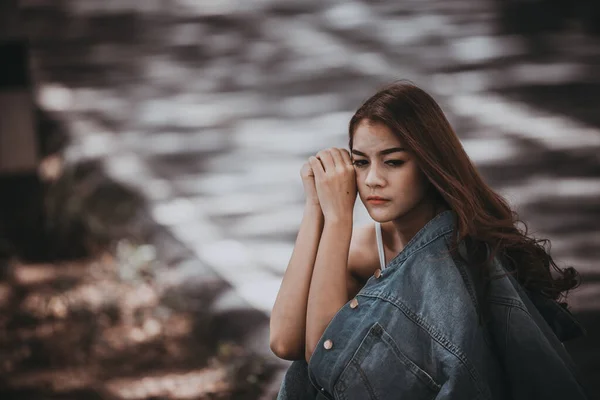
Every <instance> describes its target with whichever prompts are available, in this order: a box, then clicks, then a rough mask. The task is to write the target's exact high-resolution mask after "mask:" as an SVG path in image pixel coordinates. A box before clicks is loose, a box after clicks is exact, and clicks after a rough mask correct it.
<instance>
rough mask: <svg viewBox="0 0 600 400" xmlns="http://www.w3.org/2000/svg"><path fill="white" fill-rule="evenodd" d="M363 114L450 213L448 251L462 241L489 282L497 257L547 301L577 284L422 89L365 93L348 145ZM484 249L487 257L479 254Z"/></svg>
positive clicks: (402, 86) (400, 85) (395, 87)
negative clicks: (398, 143)
mask: <svg viewBox="0 0 600 400" xmlns="http://www.w3.org/2000/svg"><path fill="white" fill-rule="evenodd" d="M364 119H366V120H368V121H371V122H378V123H383V124H385V125H386V126H387V127H388V128H390V129H391V131H392V132H394V134H395V135H397V136H398V137H399V138H400V140H402V142H403V144H404V145H405V146H406V147H407V148H408V149H409V151H411V152H412V153H413V154H414V155H415V158H416V161H417V164H418V165H419V167H420V168H421V170H422V171H423V173H424V174H425V176H426V177H427V178H428V180H429V182H430V183H431V184H432V186H433V188H434V192H435V194H436V195H437V196H438V198H440V200H442V201H443V202H445V204H446V205H447V206H448V207H450V208H451V209H452V210H454V211H455V213H456V218H457V221H456V226H457V228H458V229H457V235H453V237H454V240H453V243H452V245H451V248H452V251H453V254H455V255H457V254H458V251H457V248H458V243H460V242H462V241H464V243H465V244H467V246H466V248H467V256H466V258H465V259H466V260H470V261H469V265H470V266H471V267H473V265H475V267H477V268H476V271H477V272H478V273H479V277H484V278H486V279H485V281H486V282H487V283H488V284H489V279H487V278H489V277H490V275H489V271H488V268H486V267H487V266H488V265H490V263H491V262H492V260H493V259H494V258H495V257H496V256H498V257H499V258H500V259H501V260H503V261H504V263H505V265H508V266H509V268H510V269H509V271H511V273H514V275H515V277H516V278H517V280H518V281H519V282H520V283H521V285H522V286H524V287H525V288H526V289H528V290H530V291H533V292H536V293H539V294H542V295H544V296H546V297H549V298H551V299H553V300H561V299H565V297H566V292H567V291H568V290H570V289H572V288H574V287H576V286H577V285H578V284H579V275H578V273H577V271H576V270H575V269H574V268H572V267H569V268H565V269H561V268H559V267H558V266H557V265H556V264H555V263H554V261H553V259H552V257H551V256H550V254H549V250H548V251H547V250H546V246H549V241H548V240H547V239H535V238H533V237H530V236H529V235H528V231H527V224H525V222H523V221H522V220H520V219H519V217H518V215H517V213H516V212H515V211H513V210H512V209H511V207H510V206H509V204H508V202H507V201H506V200H505V199H504V198H503V197H502V196H500V195H498V194H497V193H496V192H494V191H493V190H492V189H491V188H490V187H489V186H488V185H487V184H486V183H485V182H484V181H483V179H482V177H481V176H480V175H479V173H478V172H477V170H476V169H475V167H474V166H473V163H472V162H471V160H470V159H469V157H468V155H467V154H466V152H465V150H464V149H463V147H462V145H461V143H460V141H459V139H458V137H457V136H456V133H455V132H454V130H453V129H452V127H451V126H450V123H449V122H448V120H447V119H446V116H445V115H444V113H443V112H442V110H441V108H440V106H439V105H438V104H437V103H436V101H435V100H434V99H433V98H432V97H431V96H430V95H429V94H427V93H426V92H425V91H424V90H422V89H420V88H418V87H417V86H415V85H413V84H412V83H409V82H406V81H399V82H395V83H393V84H391V85H389V86H387V87H385V88H383V89H382V90H380V91H379V92H377V93H376V94H375V95H373V96H372V97H370V98H369V99H368V100H367V101H366V102H365V103H364V104H363V105H362V106H361V107H360V108H359V109H358V110H357V111H356V113H355V114H354V116H353V117H352V119H351V120H350V124H349V134H350V149H352V140H353V136H354V132H355V130H356V127H357V126H358V124H359V123H360V122H361V121H362V120H364ZM519 223H520V224H522V225H523V226H524V229H523V230H521V229H519V228H518V224H519ZM482 248H485V250H484V251H483V252H482ZM484 253H487V257H485V256H484V257H483V258H482V257H481V255H482V254H484ZM474 260H479V261H474ZM551 268H552V269H553V270H554V272H555V275H556V276H553V274H552V272H551ZM486 286H487V284H486ZM484 292H487V290H484ZM561 304H562V305H563V306H566V303H561Z"/></svg>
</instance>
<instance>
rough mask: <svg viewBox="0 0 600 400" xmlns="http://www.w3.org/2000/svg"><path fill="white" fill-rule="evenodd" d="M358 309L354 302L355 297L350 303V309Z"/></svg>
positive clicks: (356, 301)
mask: <svg viewBox="0 0 600 400" xmlns="http://www.w3.org/2000/svg"><path fill="white" fill-rule="evenodd" d="M356 307H358V300H356V297H355V298H353V299H352V301H351V302H350V308H353V309H354V308H356Z"/></svg>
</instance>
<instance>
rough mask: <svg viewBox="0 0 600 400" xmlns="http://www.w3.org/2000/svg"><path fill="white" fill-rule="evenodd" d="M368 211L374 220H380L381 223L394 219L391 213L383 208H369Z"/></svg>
mask: <svg viewBox="0 0 600 400" xmlns="http://www.w3.org/2000/svg"><path fill="white" fill-rule="evenodd" d="M367 212H368V213H369V216H370V217H371V219H372V220H373V221H375V222H379V223H380V224H382V223H384V222H388V221H391V220H392V218H390V213H389V212H385V211H383V210H367Z"/></svg>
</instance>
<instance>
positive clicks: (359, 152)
mask: <svg viewBox="0 0 600 400" xmlns="http://www.w3.org/2000/svg"><path fill="white" fill-rule="evenodd" d="M400 151H406V149H405V148H402V147H392V148H391V149H385V150H381V151H380V152H379V155H382V156H383V155H386V154H390V153H396V152H400ZM352 154H356V155H357V156H363V157H367V155H366V154H365V153H363V152H362V151H358V150H356V149H352Z"/></svg>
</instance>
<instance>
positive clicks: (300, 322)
mask: <svg viewBox="0 0 600 400" xmlns="http://www.w3.org/2000/svg"><path fill="white" fill-rule="evenodd" d="M323 222H324V219H323V213H322V212H321V209H320V207H318V206H315V205H313V204H308V203H307V204H306V206H305V209H304V215H303V217H302V222H301V224H300V229H299V231H298V236H297V238H296V244H295V246H294V250H293V252H292V256H291V258H290V261H289V263H288V266H287V269H286V271H285V274H284V276H283V281H282V283H281V287H280V288H279V293H278V294H277V299H276V300H275V305H274V306H273V310H272V312H271V319H270V345H271V350H272V351H273V353H275V355H277V356H278V357H280V358H284V359H287V360H299V359H302V358H303V357H304V348H305V346H304V340H305V333H306V309H307V302H308V292H309V288H310V284H311V277H312V274H313V266H314V264H315V259H316V256H317V249H318V246H319V240H320V237H321V232H322V230H323Z"/></svg>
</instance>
